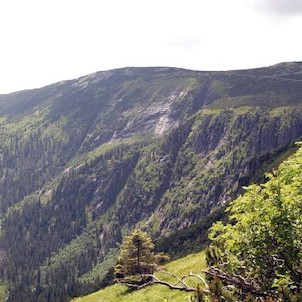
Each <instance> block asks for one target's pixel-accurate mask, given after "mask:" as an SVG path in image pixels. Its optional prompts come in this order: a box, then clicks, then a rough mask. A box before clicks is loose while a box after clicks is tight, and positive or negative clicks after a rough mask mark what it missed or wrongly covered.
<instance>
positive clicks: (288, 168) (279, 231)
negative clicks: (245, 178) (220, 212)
mask: <svg viewBox="0 0 302 302" xmlns="http://www.w3.org/2000/svg"><path fill="white" fill-rule="evenodd" d="M301 171H302V148H300V149H299V150H298V151H297V152H296V153H295V154H294V155H292V156H291V157H290V158H289V159H288V160H286V161H285V162H284V163H282V164H281V165H280V168H279V169H278V171H275V172H273V173H272V174H268V175H267V177H268V179H269V180H268V181H267V182H266V183H265V184H263V185H250V186H249V187H247V188H246V192H245V194H244V195H242V196H240V197H239V198H238V199H236V200H235V201H233V202H232V203H231V204H230V206H229V208H228V212H229V213H230V215H229V221H228V223H227V224H223V223H222V222H217V223H215V224H214V226H213V227H212V228H211V230H210V239H211V240H212V246H211V249H214V250H215V253H213V252H212V257H211V261H210V262H212V263H211V264H212V265H215V266H216V267H218V268H219V269H220V270H222V271H223V272H227V273H228V274H230V275H232V276H235V275H241V276H242V278H245V280H251V279H252V280H253V282H251V281H248V282H249V287H246V288H245V289H244V288H240V286H239V288H237V289H238V291H237V292H236V291H235V294H237V295H240V292H241V294H242V293H243V295H244V294H246V293H247V292H251V291H252V293H253V294H254V295H255V296H256V297H260V296H265V295H266V296H269V295H271V296H272V297H273V298H275V299H278V298H279V299H281V300H283V301H285V300H286V301H288V299H290V301H300V300H298V299H301V297H300V296H299V294H298V293H300V292H301V284H302V283H301V282H302V272H301V266H302V233H301V230H302V204H301V200H302V195H301V192H302V182H301ZM210 254H211V253H210ZM213 256H214V257H213ZM218 275H219V273H218ZM239 290H241V291H239ZM253 291H254V292H253ZM289 297H291V298H289Z"/></svg>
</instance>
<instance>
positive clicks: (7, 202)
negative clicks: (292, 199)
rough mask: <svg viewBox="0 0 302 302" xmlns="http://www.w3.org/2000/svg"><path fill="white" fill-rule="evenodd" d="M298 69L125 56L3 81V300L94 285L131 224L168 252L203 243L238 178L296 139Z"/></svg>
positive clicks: (300, 117)
mask: <svg viewBox="0 0 302 302" xmlns="http://www.w3.org/2000/svg"><path fill="white" fill-rule="evenodd" d="M301 83H302V63H283V64H279V65H275V66H272V67H269V68H260V69H254V70H244V71H228V72H199V71H189V70H182V69H174V68H124V69H119V70H112V71H107V72H99V73H95V74H92V75H88V76H85V77H82V78H80V79H76V80H71V81H66V82H60V83H57V84H53V85H50V86H47V87H44V88H41V89H36V90H28V91H23V92H16V93H13V94H10V95H1V96H0V143H1V144H0V176H1V177H0V205H1V207H0V209H1V225H2V228H1V230H2V233H1V238H0V248H1V251H2V252H1V255H2V256H1V258H2V261H1V263H2V267H1V270H0V274H1V277H2V279H3V280H4V281H6V282H7V283H9V284H11V288H10V297H9V301H66V300H68V299H69V297H70V296H74V295H79V294H82V293H86V292H90V291H93V290H95V289H97V288H99V287H100V286H103V285H104V284H106V283H107V282H108V280H110V270H109V268H110V267H111V265H112V263H113V261H114V257H115V254H116V251H117V249H118V247H119V244H120V242H121V240H122V237H123V235H125V234H127V233H128V232H129V231H130V230H131V229H132V228H133V227H134V226H138V227H141V228H143V229H146V230H147V231H148V232H149V233H150V234H151V235H152V236H153V237H154V238H160V239H159V240H158V241H157V248H158V249H163V250H167V251H169V252H170V253H171V254H173V255H175V256H177V255H179V254H180V252H179V250H181V251H182V252H183V253H186V251H190V250H193V249H194V247H192V241H194V242H195V243H196V242H199V244H202V243H203V242H204V238H205V237H206V233H205V232H206V230H207V228H208V227H209V225H210V223H211V221H213V220H215V219H216V217H217V216H219V215H220V213H221V212H222V211H221V209H222V208H223V207H225V205H226V204H227V203H228V202H229V201H230V200H231V199H232V198H234V197H236V196H237V195H238V194H239V193H240V192H241V188H242V186H243V185H247V184H249V183H250V182H251V181H259V180H260V179H259V175H262V172H263V171H264V170H265V169H266V168H268V167H270V166H273V165H274V164H275V163H277V162H279V161H281V160H282V159H283V158H285V157H286V156H287V155H288V154H290V152H291V150H294V147H292V146H293V142H294V141H296V140H298V139H299V138H300V137H301V136H302V85H301ZM183 238H186V240H183ZM187 238H189V239H187ZM190 240H191V241H190ZM173 241H174V242H175V241H177V243H178V246H179V245H180V244H181V249H179V247H178V248H176V249H175V248H173V244H171V242H173ZM190 242H191V243H190ZM108 271H109V274H107V272H108Z"/></svg>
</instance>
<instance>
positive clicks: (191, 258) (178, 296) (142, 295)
mask: <svg viewBox="0 0 302 302" xmlns="http://www.w3.org/2000/svg"><path fill="white" fill-rule="evenodd" d="M205 266H206V261H205V253H204V252H199V253H197V254H191V255H188V256H186V257H184V258H181V259H178V260H175V261H172V262H170V263H169V264H167V265H166V269H167V271H169V272H171V273H174V274H176V275H178V276H183V275H186V274H188V273H190V272H192V273H197V274H198V273H200V271H201V270H202V269H204V268H205ZM157 275H158V276H160V278H161V279H164V278H165V280H168V279H167V277H166V276H164V275H160V273H157ZM169 281H172V280H171V279H170V280H169ZM187 281H188V283H189V284H190V282H191V285H192V286H195V285H197V283H196V280H194V279H192V280H187ZM172 283H176V281H175V282H174V280H173V281H172ZM191 295H192V294H190V293H185V292H180V291H177V290H170V289H169V288H168V287H165V286H163V285H154V286H150V287H147V288H144V289H141V290H133V291H129V290H128V289H127V287H126V286H124V285H120V284H115V285H112V286H109V287H107V288H105V289H101V290H100V291H98V292H95V293H93V294H90V295H88V296H85V297H80V298H76V299H74V300H72V302H134V301H140V302H154V301H158V302H174V301H175V302H187V301H190V297H191Z"/></svg>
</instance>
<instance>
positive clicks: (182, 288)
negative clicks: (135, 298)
mask: <svg viewBox="0 0 302 302" xmlns="http://www.w3.org/2000/svg"><path fill="white" fill-rule="evenodd" d="M162 273H165V274H167V275H170V276H173V277H175V278H176V279H177V280H178V283H176V284H171V283H169V282H167V281H164V280H160V279H159V278H158V277H157V276H155V275H153V274H142V275H139V276H140V277H141V278H144V277H149V278H152V279H151V280H150V281H148V282H146V283H143V284H137V283H130V282H127V281H125V282H123V281H121V280H118V279H117V280H116V281H117V282H119V283H121V284H125V285H126V286H128V287H130V288H135V289H142V288H144V287H147V286H150V285H154V284H161V285H165V286H167V287H169V288H170V289H175V290H180V291H185V292H196V291H197V289H196V288H194V287H190V286H188V285H187V284H186V283H185V282H184V281H183V279H185V278H187V277H196V278H197V279H199V280H201V281H202V282H204V284H206V283H205V281H204V279H203V278H202V277H201V276H199V275H196V274H192V273H190V274H188V275H185V276H183V277H182V278H179V277H178V276H176V275H175V274H172V273H169V272H166V271H162ZM179 283H180V284H181V285H180V286H179V285H178V284H179ZM206 287H207V289H205V290H203V289H202V290H201V291H202V292H203V293H207V294H208V293H209V292H210V291H209V290H208V285H207V284H206Z"/></svg>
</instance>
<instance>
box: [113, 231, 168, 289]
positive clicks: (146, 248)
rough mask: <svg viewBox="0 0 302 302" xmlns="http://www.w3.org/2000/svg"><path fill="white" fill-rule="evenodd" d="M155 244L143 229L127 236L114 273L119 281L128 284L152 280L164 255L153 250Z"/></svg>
mask: <svg viewBox="0 0 302 302" xmlns="http://www.w3.org/2000/svg"><path fill="white" fill-rule="evenodd" d="M153 248H154V244H153V243H152V241H151V239H150V238H149V237H148V235H147V233H145V232H142V231H141V230H134V232H133V233H132V234H131V235H130V236H127V237H125V239H124V241H123V244H122V247H121V251H120V255H119V257H118V259H117V264H116V266H115V267H114V274H115V277H116V279H117V281H119V282H122V283H128V284H136V285H137V284H144V283H147V282H149V281H151V280H152V277H151V276H149V275H151V274H153V272H154V270H155V269H156V267H157V266H158V263H160V261H162V258H163V257H164V256H162V255H156V254H155V253H154V252H153Z"/></svg>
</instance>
